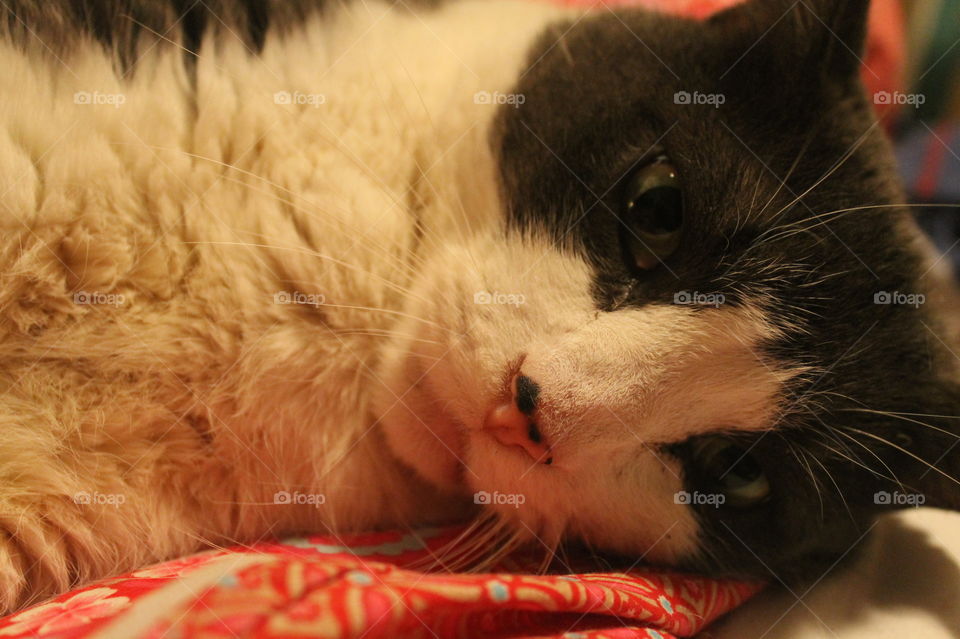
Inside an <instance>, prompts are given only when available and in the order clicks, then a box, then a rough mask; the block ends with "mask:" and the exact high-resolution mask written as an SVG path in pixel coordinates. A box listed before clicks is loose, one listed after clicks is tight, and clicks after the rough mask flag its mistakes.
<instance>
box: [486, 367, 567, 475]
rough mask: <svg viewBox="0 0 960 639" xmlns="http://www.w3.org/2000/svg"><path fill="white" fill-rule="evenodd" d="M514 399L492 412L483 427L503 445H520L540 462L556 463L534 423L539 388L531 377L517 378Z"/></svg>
mask: <svg viewBox="0 0 960 639" xmlns="http://www.w3.org/2000/svg"><path fill="white" fill-rule="evenodd" d="M511 389H512V391H513V396H512V397H511V398H510V399H509V400H507V401H505V402H503V403H502V404H498V405H496V406H494V407H493V408H491V409H490V412H488V413H487V417H486V419H485V420H484V422H483V428H484V430H486V431H487V433H489V434H490V435H492V436H493V438H494V439H496V440H497V441H498V442H500V443H501V444H503V445H504V446H519V447H520V448H522V449H523V450H524V451H526V453H527V454H528V455H529V456H530V457H531V458H532V459H533V460H534V461H537V462H543V463H544V464H548V465H549V464H551V463H553V458H552V457H550V456H549V453H550V448H549V447H548V446H547V445H546V444H545V443H544V441H543V436H542V435H541V433H540V429H539V428H537V424H536V422H535V421H534V412H535V410H536V403H537V396H538V395H539V391H540V389H539V387H538V386H537V385H536V383H534V382H533V380H531V379H530V378H529V377H526V376H525V375H517V376H516V377H514V378H513V381H512V383H511Z"/></svg>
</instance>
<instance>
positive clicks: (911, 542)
mask: <svg viewBox="0 0 960 639" xmlns="http://www.w3.org/2000/svg"><path fill="white" fill-rule="evenodd" d="M871 536H872V539H870V541H869V542H868V541H865V542H864V543H867V544H868V546H867V548H866V552H864V553H863V555H862V556H860V557H859V558H858V559H857V560H856V561H855V562H853V563H852V564H851V565H848V566H843V567H842V568H837V569H836V570H835V571H834V572H833V573H832V574H830V575H829V576H827V577H825V578H824V579H823V580H822V581H820V582H819V583H818V584H816V585H815V586H814V587H813V588H812V589H809V592H807V593H806V594H804V590H805V589H803V588H800V589H794V593H795V594H796V596H794V595H793V594H791V593H790V592H788V591H787V590H786V589H785V588H783V587H780V588H773V587H771V588H769V589H768V590H767V591H765V592H763V593H761V594H760V595H758V596H757V597H756V598H754V599H753V600H752V601H750V602H748V603H747V604H745V605H744V606H743V607H742V608H740V609H738V610H735V611H733V612H732V613H730V615H729V616H728V617H726V618H725V619H723V620H721V621H720V622H718V623H717V624H715V625H714V626H713V627H712V628H711V629H710V630H709V631H708V632H706V633H704V635H702V636H703V637H704V638H706V637H715V638H716V639H886V638H887V637H889V638H891V639H893V638H896V639H905V638H909V639H913V638H917V639H960V514H958V513H952V512H946V511H939V510H934V509H931V508H920V509H915V510H910V511H904V512H902V513H898V514H896V515H891V516H887V517H885V518H883V519H882V520H881V521H880V522H879V523H878V524H877V526H876V528H875V529H874V530H873V532H872V533H871ZM871 536H868V538H870V537H871ZM798 597H800V599H801V600H802V601H801V602H798Z"/></svg>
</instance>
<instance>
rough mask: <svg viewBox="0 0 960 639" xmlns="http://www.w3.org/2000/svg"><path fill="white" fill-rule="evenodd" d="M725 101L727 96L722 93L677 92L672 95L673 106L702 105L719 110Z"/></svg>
mask: <svg viewBox="0 0 960 639" xmlns="http://www.w3.org/2000/svg"><path fill="white" fill-rule="evenodd" d="M726 101H727V96H725V95H724V94H722V93H701V92H699V91H694V92H693V93H691V92H690V91H677V92H676V93H674V94H673V103H674V104H702V105H707V106H712V107H713V108H715V109H719V108H720V105H721V104H723V103H724V102H726Z"/></svg>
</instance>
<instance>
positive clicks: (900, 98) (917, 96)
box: [873, 91, 927, 109]
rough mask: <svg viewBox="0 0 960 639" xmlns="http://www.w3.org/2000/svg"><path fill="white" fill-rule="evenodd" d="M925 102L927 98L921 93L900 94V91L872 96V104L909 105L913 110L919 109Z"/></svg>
mask: <svg viewBox="0 0 960 639" xmlns="http://www.w3.org/2000/svg"><path fill="white" fill-rule="evenodd" d="M926 101H927V96H925V95H924V94H922V93H902V92H900V91H894V92H893V93H890V92H889V91H877V92H876V93H874V94H873V103H874V104H897V105H910V106H912V107H913V108H914V109H919V108H920V105H921V104H923V103H924V102H926Z"/></svg>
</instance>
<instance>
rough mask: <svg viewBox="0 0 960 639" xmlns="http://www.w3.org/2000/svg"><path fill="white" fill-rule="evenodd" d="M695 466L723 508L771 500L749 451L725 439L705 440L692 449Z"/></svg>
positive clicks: (740, 506)
mask: <svg viewBox="0 0 960 639" xmlns="http://www.w3.org/2000/svg"><path fill="white" fill-rule="evenodd" d="M693 458H694V463H696V464H697V467H698V469H699V472H700V473H701V474H702V476H703V477H704V478H705V479H706V481H707V483H708V484H709V486H710V487H711V489H713V490H716V491H717V492H719V493H720V494H722V495H724V497H725V501H724V505H728V506H733V507H734V508H745V507H748V506H753V505H756V504H758V503H760V502H762V501H764V500H765V499H766V498H767V497H769V496H770V481H769V480H768V479H767V475H766V473H764V472H763V468H762V467H761V466H760V464H758V463H757V461H756V459H754V458H753V457H752V456H751V455H750V453H749V451H747V450H746V449H745V448H744V447H742V446H740V445H739V444H737V443H735V442H732V441H730V440H729V439H726V438H724V437H706V438H704V439H701V440H699V441H698V442H697V443H696V444H695V445H694V449H693Z"/></svg>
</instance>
